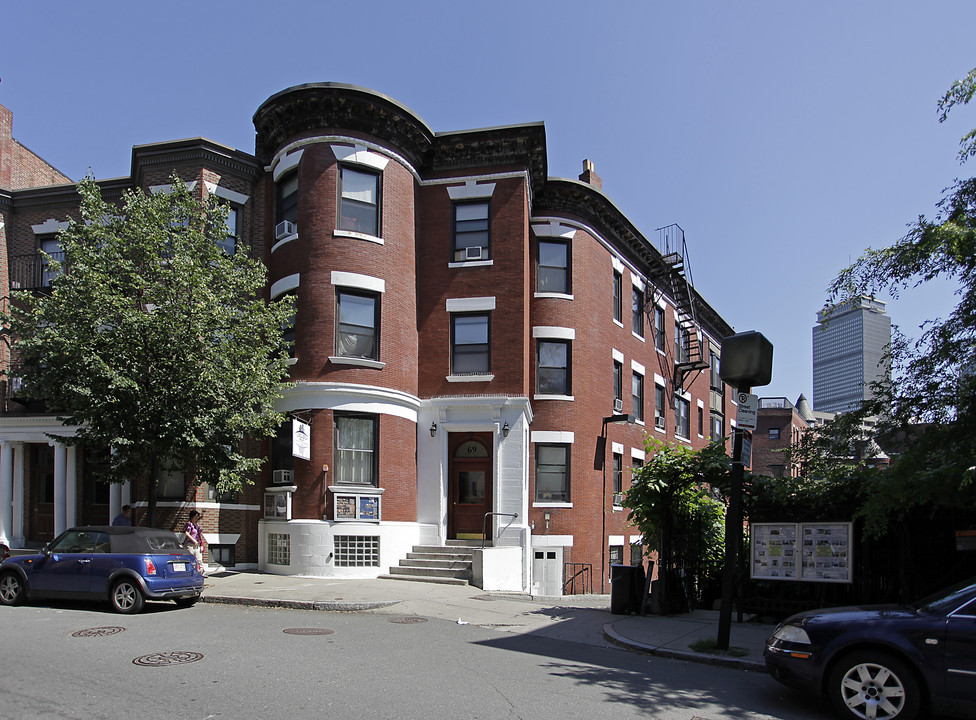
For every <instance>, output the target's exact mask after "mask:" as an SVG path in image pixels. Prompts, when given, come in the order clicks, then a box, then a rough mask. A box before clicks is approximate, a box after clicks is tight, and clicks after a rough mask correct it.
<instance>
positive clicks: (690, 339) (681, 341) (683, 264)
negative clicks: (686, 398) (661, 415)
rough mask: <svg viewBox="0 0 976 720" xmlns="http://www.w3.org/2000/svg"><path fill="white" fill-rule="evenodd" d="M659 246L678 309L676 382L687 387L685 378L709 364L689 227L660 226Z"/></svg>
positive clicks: (675, 383) (675, 225)
mask: <svg viewBox="0 0 976 720" xmlns="http://www.w3.org/2000/svg"><path fill="white" fill-rule="evenodd" d="M657 233H658V248H659V249H660V251H661V253H662V255H663V260H664V264H665V266H666V267H667V278H666V281H665V283H664V284H665V287H666V288H669V289H670V291H671V292H670V295H671V298H672V299H673V300H674V304H675V310H676V312H677V316H678V320H677V329H676V332H675V347H674V385H675V387H676V388H677V389H678V390H680V391H684V390H685V386H684V385H685V381H686V380H687V379H688V377H689V376H690V375H692V374H693V373H698V372H701V371H702V370H706V369H707V368H708V367H709V364H708V357H706V355H705V353H704V352H703V349H702V341H701V336H700V335H699V333H698V321H697V318H696V317H695V298H696V297H697V296H696V294H695V285H694V281H693V279H692V276H691V265H690V263H689V259H688V245H687V244H686V243H685V231H684V230H682V229H681V226H680V225H678V224H677V223H673V224H671V225H667V226H665V227H662V228H658V229H657Z"/></svg>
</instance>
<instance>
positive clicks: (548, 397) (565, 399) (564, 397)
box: [532, 394, 576, 402]
mask: <svg viewBox="0 0 976 720" xmlns="http://www.w3.org/2000/svg"><path fill="white" fill-rule="evenodd" d="M532 399H533V400H562V401H563V402H575V401H576V397H575V396H574V395H538V394H537V395H533V396H532Z"/></svg>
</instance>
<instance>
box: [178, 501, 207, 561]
mask: <svg viewBox="0 0 976 720" xmlns="http://www.w3.org/2000/svg"><path fill="white" fill-rule="evenodd" d="M202 517H203V516H202V515H200V513H199V512H198V511H196V510H191V511H190V519H189V520H187V521H186V527H185V528H183V533H184V534H185V535H186V545H187V547H188V548H189V550H190V552H192V553H193V556H194V557H195V558H196V559H197V562H198V563H200V566H201V567H203V545H204V542H205V541H204V539H203V532H201V530H200V520H201V519H202Z"/></svg>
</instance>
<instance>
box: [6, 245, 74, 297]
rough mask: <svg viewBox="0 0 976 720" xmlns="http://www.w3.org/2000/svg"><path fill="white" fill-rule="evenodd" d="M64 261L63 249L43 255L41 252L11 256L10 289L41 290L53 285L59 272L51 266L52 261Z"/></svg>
mask: <svg viewBox="0 0 976 720" xmlns="http://www.w3.org/2000/svg"><path fill="white" fill-rule="evenodd" d="M52 261H57V262H59V263H60V262H64V253H63V252H61V251H58V252H53V253H48V256H47V257H45V256H42V255H40V254H39V253H30V254H27V255H13V256H11V258H10V268H9V272H10V289H11V290H40V289H43V288H49V287H51V283H52V281H53V280H54V278H55V277H57V273H56V272H54V270H52V268H51V262H52Z"/></svg>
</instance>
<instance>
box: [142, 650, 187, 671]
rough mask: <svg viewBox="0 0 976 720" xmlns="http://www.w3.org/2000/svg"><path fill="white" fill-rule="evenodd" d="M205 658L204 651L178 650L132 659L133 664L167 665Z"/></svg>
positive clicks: (144, 665)
mask: <svg viewBox="0 0 976 720" xmlns="http://www.w3.org/2000/svg"><path fill="white" fill-rule="evenodd" d="M197 660H203V653H198V652H189V651H188V650H177V651H176V652H164V653H152V654H151V655H143V656H142V657H137V658H136V659H135V660H133V661H132V664H133V665H141V666H142V667H165V666H166V665H185V664H186V663H192V662H196V661H197Z"/></svg>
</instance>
